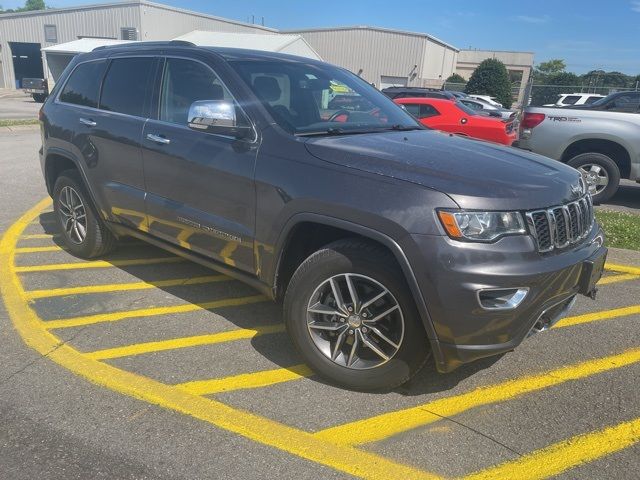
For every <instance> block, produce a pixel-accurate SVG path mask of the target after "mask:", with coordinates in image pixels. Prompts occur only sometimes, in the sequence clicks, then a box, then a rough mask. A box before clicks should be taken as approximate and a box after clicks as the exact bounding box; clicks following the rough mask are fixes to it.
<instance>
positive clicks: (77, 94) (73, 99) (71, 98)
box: [58, 60, 107, 108]
mask: <svg viewBox="0 0 640 480" xmlns="http://www.w3.org/2000/svg"><path fill="white" fill-rule="evenodd" d="M106 66H107V62H106V61H105V60H98V61H95V62H86V63H81V64H80V65H78V66H77V67H76V68H75V69H74V70H73V72H72V73H71V75H70V76H69V80H67V83H66V84H65V86H64V88H63V89H62V92H60V97H58V98H59V100H60V101H61V102H65V103H72V104H74V105H81V106H84V107H93V108H96V107H97V106H98V94H99V91H100V82H101V81H102V76H103V75H104V71H105V69H106Z"/></svg>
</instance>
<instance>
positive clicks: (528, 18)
mask: <svg viewBox="0 0 640 480" xmlns="http://www.w3.org/2000/svg"><path fill="white" fill-rule="evenodd" d="M638 3H640V0H638ZM513 19H514V20H516V21H518V22H524V23H533V24H539V23H547V22H548V21H549V20H550V19H551V17H549V15H543V16H542V17H532V16H530V15H516V16H515V17H513Z"/></svg>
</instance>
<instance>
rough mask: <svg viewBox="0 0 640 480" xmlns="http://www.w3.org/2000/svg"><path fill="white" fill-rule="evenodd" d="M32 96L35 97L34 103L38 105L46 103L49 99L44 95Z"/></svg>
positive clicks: (35, 94) (36, 94)
mask: <svg viewBox="0 0 640 480" xmlns="http://www.w3.org/2000/svg"><path fill="white" fill-rule="evenodd" d="M31 96H32V97H33V101H34V102H36V103H44V101H45V100H46V99H47V96H46V95H45V94H44V93H34V94H32V95H31Z"/></svg>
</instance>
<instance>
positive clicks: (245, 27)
mask: <svg viewBox="0 0 640 480" xmlns="http://www.w3.org/2000/svg"><path fill="white" fill-rule="evenodd" d="M193 30H210V31H216V32H240V33H242V32H244V33H262V34H277V33H278V32H277V30H274V29H272V28H267V27H262V26H259V25H251V24H246V23H242V22H236V21H233V20H227V19H224V18H219V17H214V16H211V15H205V14H202V13H197V12H191V11H188V10H182V9H179V8H174V7H169V6H166V5H160V4H157V3H151V2H147V1H146V0H131V1H125V2H122V3H111V4H101V5H85V6H81V7H73V8H61V9H52V10H38V11H31V12H21V13H7V14H3V15H0V88H3V87H5V88H20V79H22V78H29V77H35V78H45V75H44V72H43V66H42V60H41V53H40V50H41V48H44V47H48V46H51V45H55V44H58V43H63V42H70V41H72V40H77V39H80V38H106V39H121V40H168V39H172V38H175V37H178V36H180V35H184V34H185V33H188V32H191V31H193Z"/></svg>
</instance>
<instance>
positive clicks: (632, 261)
mask: <svg viewBox="0 0 640 480" xmlns="http://www.w3.org/2000/svg"><path fill="white" fill-rule="evenodd" d="M607 261H608V262H610V263H616V264H620V265H629V266H633V267H640V252H639V251H637V250H627V249H626V248H613V247H609V254H608V255H607Z"/></svg>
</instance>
